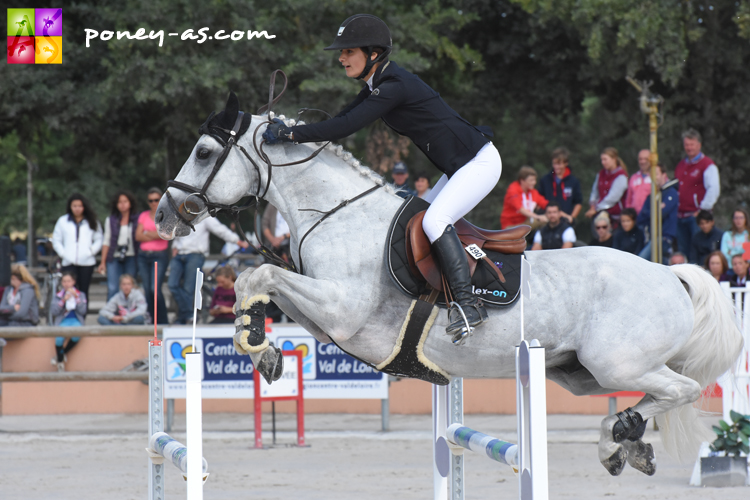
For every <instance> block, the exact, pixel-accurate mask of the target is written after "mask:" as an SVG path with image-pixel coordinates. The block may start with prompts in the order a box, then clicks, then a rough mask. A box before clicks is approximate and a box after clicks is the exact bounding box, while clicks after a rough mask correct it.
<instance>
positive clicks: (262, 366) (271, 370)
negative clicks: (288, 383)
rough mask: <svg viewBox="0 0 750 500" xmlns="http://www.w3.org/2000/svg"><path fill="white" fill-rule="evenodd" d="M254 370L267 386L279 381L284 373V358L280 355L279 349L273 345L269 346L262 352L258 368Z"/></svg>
mask: <svg viewBox="0 0 750 500" xmlns="http://www.w3.org/2000/svg"><path fill="white" fill-rule="evenodd" d="M255 368H256V370H258V372H260V374H261V375H263V378H264V379H266V382H268V383H269V384H270V383H272V382H275V381H277V380H279V379H280V378H281V374H282V373H283V372H284V356H283V355H282V354H281V349H277V348H276V347H274V346H273V345H271V346H269V347H268V349H266V350H265V351H263V355H262V356H261V358H260V361H259V362H258V366H256V367H255Z"/></svg>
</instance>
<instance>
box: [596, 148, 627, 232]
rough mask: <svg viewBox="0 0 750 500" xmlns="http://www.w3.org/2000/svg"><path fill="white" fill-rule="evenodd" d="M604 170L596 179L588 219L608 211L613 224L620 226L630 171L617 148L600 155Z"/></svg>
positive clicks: (609, 149) (607, 149)
mask: <svg viewBox="0 0 750 500" xmlns="http://www.w3.org/2000/svg"><path fill="white" fill-rule="evenodd" d="M600 160H601V162H602V167H603V168H602V169H601V170H600V171H599V173H598V174H596V178H594V185H593V187H592V188H591V196H590V197H589V205H591V207H590V208H589V209H588V211H587V212H586V217H588V218H592V217H594V216H595V215H596V214H597V213H598V212H601V211H602V210H606V211H607V212H608V213H609V215H610V219H611V221H612V224H613V225H614V226H615V227H617V226H619V221H620V213H622V209H623V203H624V199H625V193H626V192H627V190H628V171H627V167H626V166H625V163H624V162H623V161H622V160H621V159H620V156H619V154H618V153H617V150H616V149H615V148H605V149H604V151H602V154H601V155H600Z"/></svg>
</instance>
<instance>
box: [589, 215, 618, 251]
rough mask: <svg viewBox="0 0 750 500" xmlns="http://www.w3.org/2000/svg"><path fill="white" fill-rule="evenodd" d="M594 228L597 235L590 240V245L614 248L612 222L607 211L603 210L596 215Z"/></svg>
mask: <svg viewBox="0 0 750 500" xmlns="http://www.w3.org/2000/svg"><path fill="white" fill-rule="evenodd" d="M594 230H595V231H596V236H594V238H593V239H592V240H591V241H590V242H589V246H592V247H609V248H612V243H613V241H612V224H611V223H610V221H609V214H608V213H607V212H606V211H604V210H603V211H601V212H599V215H597V216H596V217H594Z"/></svg>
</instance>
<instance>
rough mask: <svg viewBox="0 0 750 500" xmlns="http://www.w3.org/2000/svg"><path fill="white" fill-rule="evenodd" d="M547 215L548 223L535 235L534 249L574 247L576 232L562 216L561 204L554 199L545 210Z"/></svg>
mask: <svg viewBox="0 0 750 500" xmlns="http://www.w3.org/2000/svg"><path fill="white" fill-rule="evenodd" d="M544 215H546V216H547V220H548V221H549V222H547V224H545V225H543V226H542V227H540V228H539V230H538V231H537V232H536V234H535V235H534V246H532V247H531V249H532V250H558V249H560V248H573V243H575V241H576V233H575V231H574V230H573V228H572V227H570V224H569V223H568V221H567V220H566V219H563V218H562V215H563V214H562V211H561V210H560V205H559V204H558V203H557V202H556V201H554V200H552V201H550V202H549V203H548V204H547V209H546V210H545V212H544Z"/></svg>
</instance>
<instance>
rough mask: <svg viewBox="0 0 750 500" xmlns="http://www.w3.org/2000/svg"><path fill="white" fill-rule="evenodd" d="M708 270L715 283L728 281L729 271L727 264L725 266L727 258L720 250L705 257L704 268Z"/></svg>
mask: <svg viewBox="0 0 750 500" xmlns="http://www.w3.org/2000/svg"><path fill="white" fill-rule="evenodd" d="M704 267H705V268H706V269H708V272H709V273H711V276H713V277H714V278H715V279H716V281H729V276H727V271H728V270H729V264H727V258H726V257H724V254H723V253H721V250H716V251H714V252H711V253H710V254H708V257H706V263H705V266H704Z"/></svg>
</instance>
